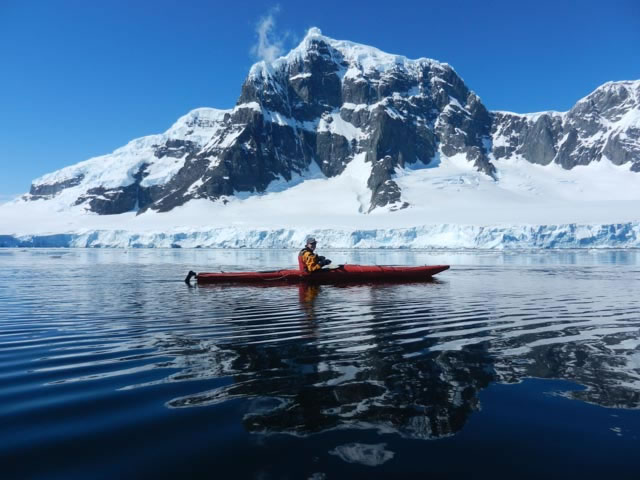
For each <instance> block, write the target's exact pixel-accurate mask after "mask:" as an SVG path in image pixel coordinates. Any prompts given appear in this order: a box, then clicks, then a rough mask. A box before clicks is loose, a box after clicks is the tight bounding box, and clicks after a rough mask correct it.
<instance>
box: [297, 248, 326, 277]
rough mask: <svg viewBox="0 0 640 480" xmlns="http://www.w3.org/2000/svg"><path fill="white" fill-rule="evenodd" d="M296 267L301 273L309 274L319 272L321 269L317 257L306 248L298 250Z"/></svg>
mask: <svg viewBox="0 0 640 480" xmlns="http://www.w3.org/2000/svg"><path fill="white" fill-rule="evenodd" d="M298 266H299V267H300V270H301V271H303V272H309V273H311V272H315V271H316V270H320V269H321V268H322V265H320V259H319V258H318V255H316V254H315V253H313V252H312V251H311V250H309V249H308V248H306V247H305V248H303V249H302V250H300V253H299V254H298Z"/></svg>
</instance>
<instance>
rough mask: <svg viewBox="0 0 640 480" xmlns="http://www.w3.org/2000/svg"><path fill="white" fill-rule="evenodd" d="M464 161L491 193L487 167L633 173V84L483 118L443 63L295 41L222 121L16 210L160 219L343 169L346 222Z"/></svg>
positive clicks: (324, 40) (34, 192) (201, 112)
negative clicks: (47, 206) (353, 174)
mask: <svg viewBox="0 0 640 480" xmlns="http://www.w3.org/2000/svg"><path fill="white" fill-rule="evenodd" d="M444 159H455V160H456V161H457V162H464V163H466V164H468V165H469V167H470V168H472V169H473V170H475V171H476V172H479V173H480V174H481V175H483V176H485V177H486V178H487V179H488V180H489V181H495V182H499V181H500V161H501V160H508V159H522V160H525V161H526V162H530V163H533V164H539V165H548V164H551V163H555V164H558V165H560V166H561V167H562V168H564V169H567V170H570V169H572V168H574V167H576V166H578V165H588V164H591V163H593V162H600V161H605V160H606V161H609V162H611V163H613V164H615V165H625V164H628V165H629V168H630V169H631V170H632V171H634V172H640V81H630V82H611V83H607V84H605V85H603V86H601V87H599V88H598V89H596V90H595V91H594V92H593V93H591V94H590V95H588V96H587V97H585V98H584V99H582V100H580V101H579V102H578V103H577V104H576V105H575V106H574V107H573V108H572V109H571V110H569V111H568V112H564V113H558V112H543V113H536V114H516V113H509V112H489V111H488V110H487V109H486V108H485V107H484V105H483V104H482V101H481V100H480V98H479V97H478V96H477V95H476V94H475V93H474V92H472V91H471V90H469V88H467V86H466V85H465V83H464V82H463V80H462V79H461V78H460V77H459V76H458V75H457V74H456V72H455V71H454V69H453V68H452V67H451V66H449V65H448V64H446V63H440V62H438V61H435V60H430V59H426V58H421V59H417V60H411V59H408V58H406V57H403V56H399V55H391V54H388V53H384V52H382V51H380V50H378V49H376V48H373V47H369V46H365V45H361V44H357V43H353V42H348V41H342V40H334V39H331V38H329V37H326V36H324V35H322V33H321V32H320V30H319V29H317V28H312V29H310V30H309V32H308V33H307V35H306V36H305V38H304V39H303V40H302V42H301V43H300V45H298V46H297V47H296V48H294V49H293V50H291V51H290V52H289V53H288V54H287V55H286V56H284V57H281V58H278V59H276V60H275V61H273V62H271V63H267V62H264V61H263V62H259V63H256V64H255V65H253V67H252V68H251V70H250V72H249V75H248V76H247V78H246V80H245V81H244V83H243V85H242V90H241V95H240V98H239V99H238V102H237V104H236V106H235V107H234V108H233V109H230V110H216V109H209V108H201V109H197V110H194V111H192V112H189V113H188V114H187V115H185V116H184V117H182V118H180V119H179V120H178V121H177V122H176V123H175V124H174V125H173V126H172V127H171V128H170V129H169V130H167V131H166V132H165V133H164V134H161V135H151V136H148V137H143V138H140V139H137V140H133V141H132V142H130V143H129V144H127V145H126V146H124V147H122V148H119V149H118V150H116V151H114V152H113V153H111V154H109V155H104V156H101V157H96V158H92V159H90V160H87V161H84V162H81V163H78V164H76V165H73V166H70V167H66V168H64V169H61V170H59V171H56V172H53V173H51V174H48V175H45V176H43V177H40V178H38V179H36V180H35V181H34V182H33V184H32V186H31V190H30V193H29V194H26V195H24V196H23V197H22V198H23V200H24V201H33V200H46V201H48V200H52V199H56V201H57V202H59V203H60V205H63V206H65V208H67V207H69V208H78V209H84V210H86V211H90V212H95V213H98V214H119V213H124V212H129V211H137V212H138V213H143V212H145V211H148V210H155V211H159V212H166V211H169V210H172V209H173V208H175V207H177V206H181V205H184V204H186V203H187V202H189V201H191V200H194V199H208V200H211V201H214V202H221V203H222V204H226V203H227V202H228V201H229V200H230V199H233V198H237V197H243V196H247V195H251V194H261V193H264V192H266V191H270V190H272V189H273V188H274V185H278V188H280V189H286V188H290V187H292V186H294V185H296V184H297V183H300V182H301V181H304V180H305V179H310V178H330V177H338V176H341V175H344V174H345V171H347V170H348V169H351V170H357V171H358V172H359V175H361V176H363V177H364V179H365V183H366V189H365V190H363V191H361V192H360V194H359V198H360V199H361V200H360V203H359V205H360V206H359V211H360V213H369V212H372V211H373V210H376V209H383V210H391V211H394V210H398V209H403V208H406V207H407V206H409V205H410V204H411V201H410V199H406V198H405V197H404V196H403V190H402V188H401V185H400V184H399V183H398V181H397V180H398V175H399V173H401V172H405V171H407V170H413V169H417V168H438V166H439V164H440V163H441V162H442V161H443V160H444Z"/></svg>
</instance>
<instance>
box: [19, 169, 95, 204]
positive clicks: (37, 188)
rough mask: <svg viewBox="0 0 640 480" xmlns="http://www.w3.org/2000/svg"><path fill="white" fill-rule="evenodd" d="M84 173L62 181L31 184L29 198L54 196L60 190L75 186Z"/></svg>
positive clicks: (78, 183)
mask: <svg viewBox="0 0 640 480" xmlns="http://www.w3.org/2000/svg"><path fill="white" fill-rule="evenodd" d="M83 178H84V175H79V176H77V177H74V178H70V179H68V180H64V181H62V182H56V183H49V184H47V183H44V184H40V185H34V184H32V185H31V189H30V190H29V198H30V200H40V199H45V200H46V199H49V198H51V197H54V196H56V195H57V194H58V193H60V192H61V191H63V190H65V189H67V188H71V187H75V186H77V185H80V183H82V179H83Z"/></svg>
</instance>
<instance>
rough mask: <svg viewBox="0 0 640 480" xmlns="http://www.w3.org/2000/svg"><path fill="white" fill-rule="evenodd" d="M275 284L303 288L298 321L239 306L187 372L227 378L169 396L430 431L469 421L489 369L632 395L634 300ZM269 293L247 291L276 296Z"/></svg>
mask: <svg viewBox="0 0 640 480" xmlns="http://www.w3.org/2000/svg"><path fill="white" fill-rule="evenodd" d="M281 288H282V289H284V290H279V292H278V293H279V294H280V295H281V296H285V297H286V295H287V294H288V293H289V292H290V294H293V293H294V291H295V289H297V290H298V292H297V297H298V302H299V311H300V313H301V314H302V315H301V318H302V319H303V320H294V318H296V316H295V315H293V313H292V311H290V310H288V309H286V315H287V318H288V319H289V321H288V322H286V323H287V325H286V327H285V326H284V325H283V326H282V329H281V330H280V331H279V333H277V334H273V333H272V332H273V330H271V329H273V328H274V327H275V326H277V324H278V322H275V324H274V322H273V321H272V322H270V323H269V325H266V324H264V325H260V326H259V327H258V326H257V325H256V324H254V323H252V322H249V321H247V318H251V319H253V318H257V317H259V315H260V311H253V310H252V308H250V307H247V309H245V310H242V311H239V310H236V312H235V315H234V316H232V317H230V318H228V319H227V321H228V322H229V323H230V324H231V325H233V333H227V336H226V338H227V339H229V340H230V341H227V342H216V344H215V348H214V349H212V350H211V351H210V354H211V355H212V357H213V358H212V359H209V360H208V361H206V362H203V361H201V360H200V361H198V362H195V363H197V364H200V365H202V366H203V369H205V371H200V372H197V373H196V372H192V374H194V373H195V374H196V375H197V376H198V377H200V378H202V377H203V376H205V377H206V376H208V375H216V376H220V377H224V378H225V379H226V380H227V382H226V384H225V385H223V386H219V387H217V388H215V389H212V390H208V391H204V392H200V393H197V394H192V395H187V396H183V397H180V398H175V399H173V400H171V401H170V402H168V403H167V405H168V406H169V407H171V408H180V407H192V406H205V405H213V404H218V403H221V402H224V401H228V400H231V399H247V400H250V401H249V403H248V407H247V411H246V414H245V416H244V419H243V424H244V427H245V428H246V430H248V431H250V432H256V433H276V432H277V433H289V434H295V435H307V434H311V433H317V432H322V431H326V430H330V429H343V428H355V429H376V430H378V431H379V432H381V433H396V434H398V435H401V436H403V437H408V438H420V439H428V438H438V437H443V436H449V435H452V434H455V433H456V432H458V431H459V430H461V429H462V428H463V427H464V425H465V423H466V421H467V420H468V418H469V416H470V415H471V414H472V412H473V411H474V410H476V409H477V408H478V394H479V392H480V391H481V390H482V389H484V388H486V387H487V386H488V385H489V383H491V382H493V381H502V382H517V381H520V380H522V379H523V378H525V377H530V376H534V377H543V378H560V379H567V380H571V381H574V382H578V383H580V384H582V385H585V386H587V387H588V388H587V389H586V390H582V391H572V392H568V393H567V395H570V396H573V397H574V398H576V399H580V400H583V401H588V402H593V403H597V404H599V405H604V406H616V407H626V408H635V407H637V406H638V400H639V397H638V395H639V392H640V385H639V384H638V381H637V379H638V378H639V376H638V374H639V373H640V371H639V369H638V365H639V364H638V362H637V359H638V358H639V357H638V356H637V354H636V353H634V352H636V350H635V349H636V347H637V345H638V341H637V338H638V336H637V333H638V325H639V324H640V319H638V317H637V316H636V314H635V312H634V313H632V314H630V312H625V311H623V312H618V314H617V315H616V314H615V312H614V313H612V315H611V319H610V320H611V321H610V322H607V321H606V320H605V321H602V312H601V311H598V310H593V308H594V305H593V303H592V302H590V301H589V302H585V303H584V305H583V306H586V307H587V308H576V307H575V304H574V305H573V306H572V305H571V303H566V304H563V303H560V304H554V305H549V306H547V307H546V308H537V309H534V310H529V309H528V308H527V304H526V302H524V303H523V304H518V302H517V301H516V304H515V305H512V306H511V309H514V308H515V309H517V311H518V313H517V314H513V313H510V312H508V311H505V308H504V304H502V305H501V306H500V305H497V304H496V302H484V303H478V302H469V303H468V304H467V307H466V309H462V310H460V309H459V308H455V309H452V308H451V306H447V305H446V304H444V303H443V302H442V301H441V299H439V298H438V296H439V295H441V294H442V293H443V291H446V289H447V284H446V283H444V282H435V283H433V284H421V285H396V286H380V285H367V286H358V287H341V288H338V287H332V286H323V287H319V286H313V287H307V286H299V287H281ZM209 291H210V289H209ZM271 291H272V290H270V289H255V292H253V293H252V294H253V295H254V298H256V296H259V297H261V298H263V299H264V300H265V301H268V300H267V299H268V298H269V292H271ZM283 292H287V293H283ZM502 303H504V302H502ZM578 305H580V304H578ZM558 335H559V336H558ZM576 336H578V337H582V338H576ZM238 339H244V341H240V342H239V341H238ZM576 340H578V341H576ZM212 365H213V366H215V373H213V370H208V369H209V368H210V366H212Z"/></svg>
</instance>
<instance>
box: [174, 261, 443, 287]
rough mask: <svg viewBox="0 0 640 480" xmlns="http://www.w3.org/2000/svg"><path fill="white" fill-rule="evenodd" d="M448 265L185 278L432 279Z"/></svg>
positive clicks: (249, 280)
mask: <svg viewBox="0 0 640 480" xmlns="http://www.w3.org/2000/svg"><path fill="white" fill-rule="evenodd" d="M448 268H449V265H431V266H429V265H425V266H422V267H395V266H386V265H384V266H382V265H380V266H379V265H374V266H366V265H339V266H338V267H336V268H328V269H323V270H318V271H316V272H313V273H307V272H301V271H300V270H270V271H266V272H216V273H195V272H189V275H187V278H186V279H185V282H187V283H189V282H190V280H191V278H192V277H196V280H197V281H198V283H259V284H268V283H270V282H274V283H275V282H277V283H300V282H305V283H346V282H405V281H410V282H416V281H424V280H430V279H431V277H432V276H433V275H435V274H436V273H439V272H442V271H444V270H447V269H448Z"/></svg>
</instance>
